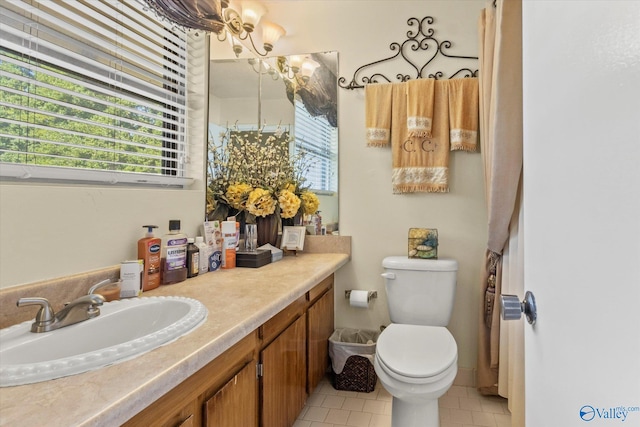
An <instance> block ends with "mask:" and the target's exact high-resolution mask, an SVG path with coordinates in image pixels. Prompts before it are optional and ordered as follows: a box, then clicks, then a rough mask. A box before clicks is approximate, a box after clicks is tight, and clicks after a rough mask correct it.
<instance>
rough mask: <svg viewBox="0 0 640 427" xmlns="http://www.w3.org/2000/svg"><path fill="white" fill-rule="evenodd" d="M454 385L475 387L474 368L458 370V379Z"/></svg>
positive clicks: (454, 381)
mask: <svg viewBox="0 0 640 427" xmlns="http://www.w3.org/2000/svg"><path fill="white" fill-rule="evenodd" d="M453 385H459V386H462V387H475V386H476V370H475V369H473V368H458V374H457V375H456V379H455V380H453Z"/></svg>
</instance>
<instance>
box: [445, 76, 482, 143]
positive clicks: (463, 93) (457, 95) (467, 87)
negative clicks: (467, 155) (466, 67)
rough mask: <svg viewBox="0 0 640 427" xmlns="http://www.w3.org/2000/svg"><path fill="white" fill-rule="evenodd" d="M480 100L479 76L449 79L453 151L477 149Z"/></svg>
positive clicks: (450, 125)
mask: <svg viewBox="0 0 640 427" xmlns="http://www.w3.org/2000/svg"><path fill="white" fill-rule="evenodd" d="M479 102H480V101H479V97H478V78H477V77H469V78H464V79H451V80H449V127H450V128H451V129H450V131H449V133H450V137H451V151H454V150H463V151H476V149H477V146H478V106H479Z"/></svg>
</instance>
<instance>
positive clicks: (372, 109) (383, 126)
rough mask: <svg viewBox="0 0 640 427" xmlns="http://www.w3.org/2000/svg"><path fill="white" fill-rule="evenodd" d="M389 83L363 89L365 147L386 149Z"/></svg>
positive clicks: (371, 85)
mask: <svg viewBox="0 0 640 427" xmlns="http://www.w3.org/2000/svg"><path fill="white" fill-rule="evenodd" d="M391 86H392V84H391V83H373V84H368V85H366V86H365V87H364V97H365V104H364V105H365V126H366V128H367V129H366V130H367V147H386V146H388V145H389V141H390V138H391Z"/></svg>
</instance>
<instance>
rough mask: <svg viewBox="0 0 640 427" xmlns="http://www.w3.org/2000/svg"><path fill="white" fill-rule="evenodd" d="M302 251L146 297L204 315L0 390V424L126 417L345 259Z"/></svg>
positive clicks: (102, 421)
mask: <svg viewBox="0 0 640 427" xmlns="http://www.w3.org/2000/svg"><path fill="white" fill-rule="evenodd" d="M348 259H349V256H348V255H347V254H340V253H317V254H299V255H298V256H286V257H284V259H282V260H281V261H278V262H276V263H274V264H268V265H266V266H264V267H261V268H256V269H253V268H236V269H232V270H221V271H217V272H212V273H207V274H204V275H202V276H199V277H195V278H192V279H187V280H186V281H185V282H182V283H179V284H175V285H168V286H161V287H160V288H158V289H155V290H153V291H150V292H146V293H145V296H168V295H176V296H184V297H190V298H194V299H197V300H199V301H201V302H202V303H203V304H204V305H205V306H206V307H207V309H208V311H209V313H208V316H207V319H206V321H205V322H204V323H203V324H202V325H201V326H199V327H198V328H197V329H195V330H194V331H192V332H191V333H189V334H188V335H185V336H183V337H181V338H179V339H178V340H177V341H174V342H172V343H169V344H167V345H165V346H162V347H160V348H157V349H155V350H152V351H150V352H148V353H146V354H143V355H141V356H139V357H137V358H135V359H132V360H128V361H125V362H121V363H118V364H116V365H113V366H109V367H105V368H102V369H98V370H96V371H92V372H86V373H83V374H78V375H73V376H70V377H66V378H59V379H56V380H51V381H45V382H41V383H36V384H30V385H23V386H16V387H4V388H0V426H22V425H24V426H36V425H48V426H71V425H73V426H113V425H119V424H122V423H123V422H125V421H127V420H128V419H129V418H131V417H132V416H133V415H135V414H137V413H138V412H140V411H141V410H142V409H144V408H146V407H147V406H149V405H150V404H151V403H153V402H154V401H155V400H157V399H158V398H159V397H161V396H162V395H164V394H165V393H166V392H168V391H169V390H171V389H172V388H174V387H175V386H177V385H178V384H180V383H181V382H182V381H184V380H185V379H187V378H188V377H189V376H190V375H192V374H193V373H195V372H196V371H198V370H199V369H200V368H202V367H204V366H205V365H206V364H207V363H209V362H210V361H211V360H213V359H215V358H216V357H217V356H218V355H220V354H221V353H223V352H224V351H225V350H227V349H228V348H230V347H231V346H232V345H233V344H235V343H237V342H238V341H240V340H241V339H242V338H244V337H245V336H246V335H247V334H248V333H250V332H252V331H253V330H255V329H256V328H257V327H259V326H260V325H261V324H263V323H264V322H265V321H267V320H268V319H270V318H271V317H272V316H273V315H275V314H277V313H278V312H279V311H280V310H282V309H283V308H285V307H287V306H288V305H289V304H290V303H291V302H293V301H294V300H295V299H297V298H299V297H300V296H302V295H304V293H305V292H307V291H308V290H309V289H311V288H312V287H313V286H314V285H315V284H317V283H318V282H319V281H321V280H322V279H324V278H326V277H327V276H329V275H330V274H331V273H333V272H335V271H336V270H337V269H339V268H340V267H342V266H343V265H344V264H346V263H347V261H348Z"/></svg>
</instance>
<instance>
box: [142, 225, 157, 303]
mask: <svg viewBox="0 0 640 427" xmlns="http://www.w3.org/2000/svg"><path fill="white" fill-rule="evenodd" d="M142 227H143V228H146V229H147V233H146V235H145V236H144V237H143V238H142V239H140V240H138V259H141V260H142V262H143V265H144V267H143V270H142V291H143V292H144V291H150V290H151V289H155V288H157V287H158V286H160V255H161V250H162V246H161V244H162V241H161V240H160V238H159V237H155V236H154V235H153V229H154V228H158V226H157V225H143V226H142Z"/></svg>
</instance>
